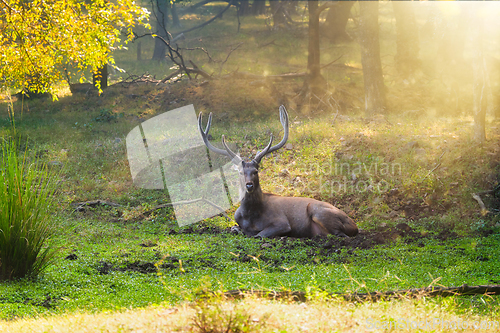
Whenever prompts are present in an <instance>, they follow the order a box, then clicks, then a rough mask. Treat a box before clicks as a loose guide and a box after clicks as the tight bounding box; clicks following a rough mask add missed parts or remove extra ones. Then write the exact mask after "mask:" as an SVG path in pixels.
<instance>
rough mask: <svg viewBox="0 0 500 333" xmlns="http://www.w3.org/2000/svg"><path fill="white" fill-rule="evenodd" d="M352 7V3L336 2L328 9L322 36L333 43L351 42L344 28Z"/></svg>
mask: <svg viewBox="0 0 500 333" xmlns="http://www.w3.org/2000/svg"><path fill="white" fill-rule="evenodd" d="M353 5H354V1H336V5H335V6H334V7H331V8H330V9H328V14H327V15H326V20H325V23H324V25H323V32H324V35H325V36H326V37H327V38H328V39H330V40H332V41H333V42H337V41H349V40H351V38H350V37H349V35H347V33H346V32H345V27H346V25H347V21H348V20H349V16H350V15H351V8H352V6H353Z"/></svg>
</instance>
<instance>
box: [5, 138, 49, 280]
mask: <svg viewBox="0 0 500 333" xmlns="http://www.w3.org/2000/svg"><path fill="white" fill-rule="evenodd" d="M0 146H1V151H2V154H1V155H0V280H12V279H15V278H22V277H29V278H35V277H36V276H38V274H40V272H42V271H43V270H44V269H45V268H47V266H48V265H49V264H50V262H51V261H52V259H53V257H54V254H55V250H54V248H53V247H51V246H50V245H48V243H47V240H48V238H49V237H50V236H51V235H52V232H53V227H52V223H51V222H50V220H49V214H50V212H51V206H52V203H53V194H54V190H55V186H54V182H53V180H54V179H55V177H53V175H52V174H51V173H50V172H49V171H48V169H47V166H46V165H41V164H39V163H29V162H28V161H27V156H26V153H25V154H22V155H21V154H19V153H18V152H17V145H16V144H15V143H14V142H12V141H10V142H9V141H5V140H4V141H2V142H1V143H0Z"/></svg>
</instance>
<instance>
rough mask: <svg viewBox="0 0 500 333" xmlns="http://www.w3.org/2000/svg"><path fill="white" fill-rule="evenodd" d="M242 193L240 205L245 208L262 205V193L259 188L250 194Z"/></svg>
mask: <svg viewBox="0 0 500 333" xmlns="http://www.w3.org/2000/svg"><path fill="white" fill-rule="evenodd" d="M242 191H243V192H244V194H243V199H242V200H241V204H242V205H244V206H245V207H259V206H262V205H263V203H264V193H262V189H261V188H260V186H259V187H257V188H256V189H255V190H254V191H253V192H252V193H248V192H247V191H245V190H242Z"/></svg>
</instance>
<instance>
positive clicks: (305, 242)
mask: <svg viewBox="0 0 500 333" xmlns="http://www.w3.org/2000/svg"><path fill="white" fill-rule="evenodd" d="M168 234H170V235H174V234H228V235H230V234H237V232H236V231H235V230H234V228H233V229H231V228H218V227H213V226H210V227H208V226H204V227H201V228H194V227H193V226H189V227H186V228H183V229H181V230H174V229H172V230H170V231H169V232H168ZM235 237H236V236H235ZM458 237H460V236H459V235H457V234H456V233H455V232H452V231H449V230H448V229H443V230H440V231H438V232H434V233H432V234H431V233H420V232H416V231H415V230H413V229H412V228H411V227H410V226H409V225H408V224H406V223H400V224H398V225H396V226H394V227H387V226H385V227H379V228H376V229H373V230H361V231H360V233H359V234H358V235H357V236H356V237H344V238H342V237H326V236H318V237H314V238H310V239H309V238H303V239H297V238H291V237H280V238H277V239H274V240H272V241H271V240H269V239H262V240H261V241H262V244H261V249H267V248H273V247H275V248H276V249H277V250H279V251H281V250H291V249H294V248H297V247H302V248H303V247H307V248H309V249H308V251H310V252H311V256H310V260H312V262H316V263H317V262H324V261H329V260H332V259H331V256H330V255H331V254H341V253H342V256H340V258H337V259H335V260H336V261H340V262H348V261H349V260H350V259H349V258H350V257H351V256H352V255H353V250H354V249H370V248H373V247H374V246H377V245H381V244H389V243H392V242H394V241H396V240H400V241H403V242H405V243H408V244H409V243H415V244H417V246H424V243H423V242H422V241H423V240H424V239H437V240H439V241H443V242H444V241H446V240H448V239H455V238H458ZM138 246H144V244H142V243H141V244H138ZM148 246H156V244H151V245H148ZM318 249H320V250H321V251H320V255H317V250H318ZM343 250H346V251H343ZM66 259H67V260H74V259H75V258H74V257H72V256H71V255H70V256H68V257H66ZM258 259H259V260H261V261H263V262H265V263H266V264H267V265H268V266H269V267H270V269H272V268H275V269H279V268H280V267H281V266H282V265H283V262H282V261H281V260H280V259H276V258H270V257H269V258H268V257H267V256H266V254H265V253H263V254H260V255H259V257H258ZM233 260H235V261H239V262H243V263H244V262H250V261H252V260H253V259H252V256H249V255H246V253H245V249H244V248H241V249H240V252H239V255H238V256H235V257H234V258H233ZM478 260H481V259H478ZM183 262H184V263H185V266H186V267H190V266H191V264H195V265H198V266H199V265H201V266H205V267H212V268H214V269H217V270H221V269H223V267H219V266H220V265H218V264H217V258H215V257H213V256H212V257H210V256H209V257H205V258H187V260H185V261H183ZM158 267H159V268H161V269H175V270H178V269H180V268H181V266H180V263H179V259H178V258H176V257H166V258H163V259H162V260H161V262H160V263H159V265H158ZM95 269H96V270H97V272H98V273H99V274H109V273H110V272H111V271H120V272H127V271H128V272H139V273H143V274H148V273H156V272H157V271H158V270H157V266H156V265H155V262H147V261H133V262H126V263H121V264H120V265H114V264H111V263H109V262H106V261H99V262H98V264H97V265H96V266H95ZM183 269H184V268H183Z"/></svg>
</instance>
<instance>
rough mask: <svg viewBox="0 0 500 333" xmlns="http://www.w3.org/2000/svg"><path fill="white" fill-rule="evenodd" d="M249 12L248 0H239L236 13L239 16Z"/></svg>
mask: <svg viewBox="0 0 500 333" xmlns="http://www.w3.org/2000/svg"><path fill="white" fill-rule="evenodd" d="M249 12H250V0H240V7H239V8H238V14H239V15H240V16H245V15H248V14H249Z"/></svg>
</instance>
